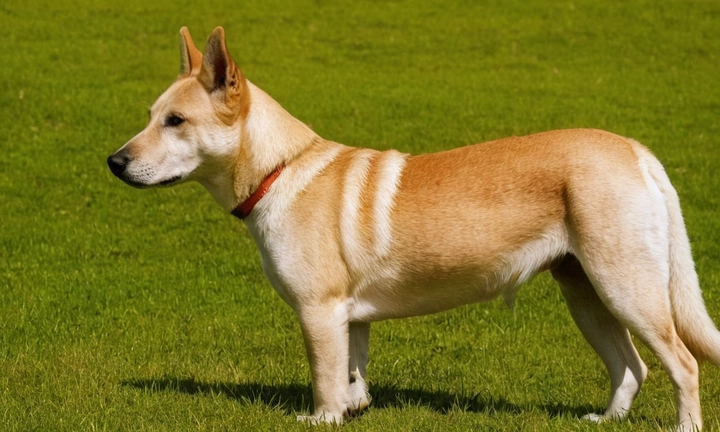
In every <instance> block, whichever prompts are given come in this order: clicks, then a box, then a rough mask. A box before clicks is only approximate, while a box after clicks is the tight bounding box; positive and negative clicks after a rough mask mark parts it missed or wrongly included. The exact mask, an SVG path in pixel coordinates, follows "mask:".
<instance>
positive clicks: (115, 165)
mask: <svg viewBox="0 0 720 432" xmlns="http://www.w3.org/2000/svg"><path fill="white" fill-rule="evenodd" d="M129 161H130V158H129V157H128V156H127V154H126V153H125V152H117V153H114V154H111V155H110V157H108V158H107V164H108V166H109V167H110V171H112V173H113V174H115V175H116V176H119V175H121V174H122V173H123V172H124V171H125V168H126V167H127V164H128V162H129Z"/></svg>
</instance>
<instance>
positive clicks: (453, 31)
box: [0, 0, 720, 431]
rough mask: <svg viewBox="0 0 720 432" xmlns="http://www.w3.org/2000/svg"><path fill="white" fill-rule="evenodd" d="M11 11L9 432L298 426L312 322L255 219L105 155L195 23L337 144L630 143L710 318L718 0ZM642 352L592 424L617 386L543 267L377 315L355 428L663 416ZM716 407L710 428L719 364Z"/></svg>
mask: <svg viewBox="0 0 720 432" xmlns="http://www.w3.org/2000/svg"><path fill="white" fill-rule="evenodd" d="M0 23H2V29H3V30H2V32H0V44H1V46H2V50H0V61H1V64H2V67H0V118H2V124H1V125H0V146H1V147H0V150H2V152H1V154H2V156H0V203H2V204H0V205H1V206H2V207H1V210H2V211H1V212H0V407H1V408H2V409H0V422H1V423H2V430H18V431H25V430H53V431H55V430H59V431H77V430H168V431H169V430H238V431H240V430H306V429H307V426H305V425H303V424H297V423H296V422H295V420H294V419H295V416H296V415H297V414H300V413H305V412H308V411H310V410H311V408H312V402H311V399H312V397H311V389H310V384H309V383H310V377H309V371H308V365H307V362H306V360H305V354H304V349H303V344H302V340H301V336H300V331H299V327H298V324H297V321H296V319H295V317H294V315H293V313H292V311H291V310H290V308H289V307H287V306H286V305H284V304H283V303H282V301H281V300H280V299H279V297H278V296H277V295H276V294H275V293H274V292H273V291H272V288H271V287H270V285H269V284H268V282H267V281H266V280H265V278H264V276H263V275H262V271H261V268H260V260H259V256H258V253H257V252H256V249H255V246H254V244H253V242H252V239H251V238H250V236H249V235H248V232H247V230H246V229H245V227H244V226H243V224H242V223H241V222H238V221H237V220H234V219H233V218H231V217H229V216H228V215H226V214H224V212H223V211H222V210H221V209H220V208H219V207H218V206H217V205H216V204H215V203H214V202H213V200H212V198H211V197H210V196H209V194H207V193H206V192H205V191H204V190H203V189H202V188H201V187H200V186H198V185H183V186H179V187H176V188H173V189H162V190H147V191H138V190H134V189H131V188H129V187H127V186H125V185H123V184H122V183H121V182H119V181H118V180H116V179H114V178H113V177H112V175H111V174H110V172H109V171H108V169H107V167H106V165H105V158H106V157H107V156H108V155H109V154H110V153H111V152H112V151H114V150H115V149H117V148H118V147H120V146H121V145H122V144H123V143H124V142H126V141H127V140H128V139H129V138H131V137H132V136H133V135H134V134H136V133H137V132H139V131H140V130H141V129H142V128H143V126H144V124H145V121H146V116H147V109H148V107H149V106H150V104H151V103H152V101H153V100H154V99H155V98H156V97H157V96H158V95H159V94H160V93H161V92H162V91H163V90H164V89H165V88H166V87H167V86H168V85H169V84H170V83H171V82H172V80H173V79H174V78H175V76H176V74H177V71H178V67H179V56H178V45H177V44H178V42H177V38H178V37H177V32H178V30H179V28H180V27H181V26H183V25H187V26H189V27H190V29H191V31H192V32H193V35H194V37H195V40H196V42H197V43H198V45H199V46H203V41H204V40H205V38H206V36H207V34H208V33H209V32H210V31H211V30H212V28H214V27H215V26H217V25H223V26H224V27H225V29H226V32H227V35H228V45H229V48H230V50H231V52H232V54H233V56H234V58H235V59H236V61H237V62H238V63H239V64H240V65H241V66H242V68H243V70H244V72H245V74H246V76H247V77H248V78H249V79H250V80H252V81H253V82H254V83H255V84H257V85H259V86H260V87H261V88H263V89H265V90H266V91H267V92H269V93H270V94H271V95H273V96H274V97H275V98H276V99H277V100H278V101H279V102H280V103H282V104H283V105H284V106H285V107H286V108H287V109H288V110H289V111H290V112H291V113H293V114H294V115H296V116H297V117H298V118H300V119H301V120H303V121H305V122H306V123H308V124H310V125H311V126H312V127H313V128H314V129H315V130H316V131H318V133H320V134H321V135H322V136H324V137H326V138H329V139H333V140H336V141H339V142H344V143H348V144H352V145H360V146H369V147H374V148H379V149H386V148H398V149H400V150H402V151H406V152H412V153H420V152H429V151H438V150H443V149H449V148H454V147H457V146H461V145H465V144H469V143H473V142H480V141H485V140H490V139H494V138H500V137H503V136H507V135H513V134H514V135H520V134H528V133H532V132H539V131H543V130H548V129H555V128H566V127H595V128H602V129H607V130H610V131H613V132H616V133H619V134H623V135H626V136H631V137H633V138H635V139H638V140H639V141H641V142H643V143H645V144H646V145H647V146H649V147H650V148H651V149H652V150H653V151H654V152H655V153H656V154H657V155H658V157H659V158H660V159H661V160H662V161H663V163H664V164H665V166H666V168H667V171H668V174H669V175H670V177H671V179H672V180H673V182H674V184H675V186H676V188H677V189H678V192H679V194H680V197H681V200H682V203H683V209H684V212H685V217H686V222H687V225H688V231H689V233H690V237H691V241H692V244H693V250H694V254H695V257H696V262H697V268H698V272H699V275H700V280H701V283H702V286H703V288H704V296H705V299H706V302H707V304H708V309H709V311H710V314H711V315H712V317H713V318H714V319H715V321H716V322H720V259H719V258H720V217H718V211H719V210H720V199H719V198H718V190H719V189H720V174H718V171H717V166H718V165H719V164H720V138H718V137H719V136H720V91H718V89H720V73H718V64H720V32H718V30H717V29H718V28H720V5H718V4H717V3H716V2H711V1H665V0H661V1H643V0H641V1H636V2H625V3H623V4H613V5H611V4H600V3H598V2H594V1H589V0H588V1H586V0H581V1H572V2H570V1H568V2H546V1H539V0H530V1H516V0H510V1H486V2H472V1H440V0H436V1H431V0H424V1H418V2H411V1H396V2H374V1H353V2H350V1H343V2H325V1H316V2H310V1H304V0H303V1H293V2H291V1H287V2H283V1H277V0H274V1H262V2H260V1H255V2H243V3H242V4H239V2H233V1H229V0H228V1H224V2H222V1H211V2H185V1H173V2H171V1H166V0H158V1H153V2H150V1H138V0H127V1H124V2H122V3H120V2H111V1H102V0H96V1H93V0H79V1H76V2H73V4H72V5H70V4H69V3H67V2H52V1H40V0H28V1H23V2H21V1H17V0H12V1H10V2H5V3H3V4H2V5H0ZM448 223H452V221H448ZM641 353H642V356H643V358H644V359H645V360H646V362H647V363H648V366H649V367H650V375H649V378H648V380H647V382H646V384H645V386H644V387H643V390H642V392H641V394H640V396H639V398H638V400H637V402H636V404H635V406H634V408H633V410H632V412H631V414H630V417H629V419H628V420H627V421H624V422H620V423H607V424H602V425H594V424H588V423H585V422H582V421H580V420H579V418H580V417H581V416H582V415H584V414H586V413H588V412H597V411H601V410H602V409H604V405H605V403H606V400H607V396H608V390H609V383H608V379H607V376H606V373H605V371H604V367H603V366H602V364H601V362H600V361H599V359H598V358H597V357H596V356H595V354H594V353H593V352H592V351H591V349H590V348H589V346H588V345H587V344H586V343H585V342H584V340H583V339H582V337H581V335H580V333H579V331H578V330H577V329H576V328H575V326H574V324H573V323H572V320H571V319H570V317H569V314H568V312H567V309H566V307H565V306H564V303H563V300H562V297H561V295H560V293H559V291H558V289H557V287H556V286H555V285H554V282H553V281H552V280H551V279H550V278H549V277H547V276H541V277H538V278H537V279H536V280H534V281H533V282H532V283H530V284H528V285H527V286H526V287H524V288H523V290H521V291H520V294H519V296H518V300H517V305H516V308H515V309H514V310H508V309H507V308H506V307H505V305H504V304H503V303H502V302H501V301H496V302H492V303H488V304H480V305H472V306H467V307H463V308H460V309H457V310H454V311H450V312H447V313H442V314H438V315H433V316H427V317H418V318H412V319H407V320H401V321H392V322H382V323H377V324H374V325H373V330H372V334H371V352H370V358H371V360H370V370H369V379H370V385H371V393H372V396H373V398H374V401H373V403H372V405H371V407H370V408H369V410H367V412H366V413H365V414H364V415H362V416H361V417H359V418H357V419H354V420H353V421H351V422H350V423H348V424H347V425H346V426H343V427H342V429H346V430H348V431H355V430H358V431H361V430H363V431H364V430H367V431H381V430H382V431H385V430H437V431H448V430H467V429H476V430H523V431H524V430H532V431H535V430H553V431H555V430H587V431H609V430H613V431H614V430H628V431H629V430H632V431H636V430H666V429H670V428H672V426H673V424H674V422H675V407H674V402H673V393H672V388H671V385H670V383H669V380H668V379H667V377H666V375H665V374H664V372H663V371H662V369H661V367H660V365H659V364H658V362H657V361H656V360H655V358H654V357H653V356H652V355H651V354H650V353H649V352H648V351H647V350H645V349H644V348H642V347H641ZM701 397H702V402H703V407H704V414H705V422H706V426H707V428H708V429H709V430H718V429H720V371H719V370H718V369H717V368H715V367H713V366H710V365H704V366H703V367H702V375H701ZM317 429H318V430H333V429H338V428H334V427H331V426H324V427H318V428H317Z"/></svg>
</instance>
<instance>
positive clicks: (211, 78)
mask: <svg viewBox="0 0 720 432" xmlns="http://www.w3.org/2000/svg"><path fill="white" fill-rule="evenodd" d="M199 79H200V82H202V83H203V85H204V86H205V88H206V89H207V90H208V91H210V92H213V91H215V90H224V91H225V92H226V93H227V95H228V96H233V95H235V94H236V93H238V92H241V91H242V88H243V87H244V85H245V77H244V76H243V74H242V72H241V71H240V69H239V68H238V67H237V66H236V65H235V62H234V61H233V59H232V57H230V53H229V52H228V50H227V45H226V44H225V30H223V28H222V27H217V28H216V29H215V30H213V32H212V33H210V37H208V41H207V45H206V46H205V57H204V58H203V65H202V70H201V71H200V76H199Z"/></svg>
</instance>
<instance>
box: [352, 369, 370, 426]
mask: <svg viewBox="0 0 720 432" xmlns="http://www.w3.org/2000/svg"><path fill="white" fill-rule="evenodd" d="M370 400H371V397H370V393H368V391H367V385H366V384H365V381H364V380H363V379H362V378H360V377H359V376H358V377H355V380H354V381H353V382H352V383H351V384H350V401H351V402H350V406H348V414H349V415H350V416H354V415H357V414H359V413H360V411H362V410H364V409H365V408H367V407H368V405H370Z"/></svg>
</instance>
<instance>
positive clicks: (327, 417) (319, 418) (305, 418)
mask: <svg viewBox="0 0 720 432" xmlns="http://www.w3.org/2000/svg"><path fill="white" fill-rule="evenodd" d="M344 420H345V419H344V416H343V415H342V414H341V415H334V414H330V413H327V412H324V411H323V412H322V413H321V414H317V413H316V414H313V415H299V416H297V421H299V422H302V423H308V424H310V425H313V426H315V425H319V424H322V423H334V424H338V425H340V424H342V423H343V421H344Z"/></svg>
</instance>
